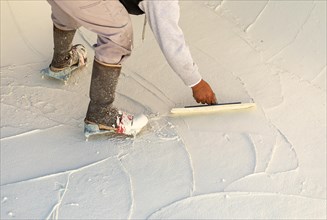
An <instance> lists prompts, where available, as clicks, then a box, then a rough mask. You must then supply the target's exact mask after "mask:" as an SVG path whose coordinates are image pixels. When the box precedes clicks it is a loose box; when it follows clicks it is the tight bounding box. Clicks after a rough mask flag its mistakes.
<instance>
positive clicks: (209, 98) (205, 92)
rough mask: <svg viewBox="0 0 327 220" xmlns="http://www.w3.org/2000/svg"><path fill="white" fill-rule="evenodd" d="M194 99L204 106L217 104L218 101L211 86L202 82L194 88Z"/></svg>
mask: <svg viewBox="0 0 327 220" xmlns="http://www.w3.org/2000/svg"><path fill="white" fill-rule="evenodd" d="M192 91H193V97H194V99H195V101H196V102H197V103H202V104H208V105H212V104H217V99H216V95H215V93H213V91H212V89H211V87H210V85H209V84H208V83H207V82H206V81H204V80H201V81H200V82H199V83H198V84H196V85H195V86H193V87H192Z"/></svg>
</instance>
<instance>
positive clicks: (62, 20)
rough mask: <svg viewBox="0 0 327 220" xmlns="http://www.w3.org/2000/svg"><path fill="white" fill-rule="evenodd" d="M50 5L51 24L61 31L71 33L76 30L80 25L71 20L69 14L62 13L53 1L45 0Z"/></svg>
mask: <svg viewBox="0 0 327 220" xmlns="http://www.w3.org/2000/svg"><path fill="white" fill-rule="evenodd" d="M47 1H48V3H49V4H50V5H51V11H52V14H51V19H52V22H53V24H54V25H55V26H56V27H57V28H59V29H60V30H63V31H71V30H76V29H78V28H79V27H80V26H81V25H80V24H78V23H77V21H76V20H74V18H72V17H71V16H70V15H69V14H67V13H66V12H65V11H63V10H62V9H61V8H60V7H59V6H58V5H57V3H56V2H55V1H53V0H47Z"/></svg>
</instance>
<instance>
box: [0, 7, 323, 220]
mask: <svg viewBox="0 0 327 220" xmlns="http://www.w3.org/2000/svg"><path fill="white" fill-rule="evenodd" d="M24 4H26V3H24ZM33 4H36V5H38V6H39V7H43V8H45V12H48V13H50V12H49V8H48V6H47V5H46V3H39V2H34V3H33ZM229 4H232V3H230V2H228V1H211V2H207V3H205V2H183V3H181V7H182V9H184V10H185V14H183V16H182V17H181V26H182V27H183V29H184V30H185V35H186V36H187V40H188V42H189V45H190V49H191V51H192V53H193V56H194V58H195V60H197V63H198V65H199V66H200V71H201V72H202V75H203V77H204V78H205V79H206V80H207V81H209V82H211V84H212V87H213V89H214V90H215V92H216V94H217V96H218V99H219V101H221V102H231V101H243V102H251V101H254V102H256V103H257V108H256V109H252V110H245V111H234V112H223V113H220V114H208V115H193V116H183V117H174V116H171V115H169V114H168V112H169V109H170V108H171V107H175V106H182V105H186V104H190V103H193V102H194V101H193V100H192V95H191V93H190V90H189V88H186V87H185V86H184V85H183V84H182V82H181V81H180V80H179V79H178V78H177V76H176V75H174V73H173V72H172V70H171V69H170V68H169V66H168V65H167V64H166V63H165V61H164V58H163V56H162V55H161V53H160V50H159V48H158V46H157V45H156V43H155V39H153V36H152V35H151V33H150V30H149V29H147V32H146V36H147V37H146V40H145V42H144V43H142V42H141V40H140V36H141V35H140V33H141V32H140V30H138V29H136V30H135V36H136V37H135V38H136V40H135V43H134V47H135V50H134V53H133V55H132V57H131V58H130V60H128V61H127V63H126V64H125V66H124V68H123V73H122V75H121V79H120V82H119V86H118V89H117V101H116V105H117V106H120V107H121V108H122V109H124V110H127V111H129V112H132V113H135V114H137V113H140V112H145V113H146V114H147V115H148V116H149V119H150V122H149V125H148V126H147V127H146V128H145V129H144V131H143V132H142V133H141V134H139V135H138V136H136V137H121V136H117V135H109V136H103V137H94V138H90V139H89V140H85V138H84V137H83V133H82V131H83V119H84V116H85V112H86V109H87V105H88V100H89V98H88V89H89V83H90V77H91V76H90V72H91V66H92V65H90V64H89V65H88V66H86V67H85V68H83V69H82V70H80V71H79V72H78V73H76V74H74V76H73V77H72V79H70V80H69V81H68V82H67V83H66V84H63V83H61V82H58V81H55V80H50V79H47V78H43V77H42V76H41V74H40V73H39V71H40V70H41V69H42V68H44V67H46V66H47V65H48V62H49V61H50V59H51V41H50V39H51V21H50V20H49V21H45V22H43V23H42V24H41V25H43V26H42V27H43V28H44V29H46V30H47V31H48V32H49V34H46V36H47V37H48V39H43V40H42V43H41V44H37V43H36V42H37V40H36V39H35V36H33V34H32V33H31V32H29V31H28V30H26V28H24V26H23V24H24V23H23V21H22V17H20V16H19V11H20V10H22V8H21V7H22V6H21V5H19V4H17V3H15V2H13V3H7V2H1V6H4V7H9V8H10V10H9V11H8V14H6V15H2V16H6V18H8V19H9V20H8V22H13V24H14V28H12V29H11V31H12V32H18V33H21V34H22V35H21V36H22V38H21V39H16V40H17V42H18V43H17V44H18V45H24V48H25V47H26V52H24V51H22V53H23V54H26V55H28V54H30V53H31V51H34V52H33V57H28V56H27V57H26V56H24V58H22V59H21V60H22V62H21V63H19V62H20V61H19V62H18V61H17V63H15V62H14V63H12V64H10V65H5V66H2V67H1V140H0V143H1V219H26V218H29V219H101V218H102V219H103V218H106V219H146V218H149V219H159V218H164V219H169V218H171V219H201V218H202V219H210V218H214V219H217V218H223V219H232V218H256V219H262V218H266V219H278V218H279V219H283V218H284V219H285V218H293V219H299V218H301V219H323V218H326V208H325V207H326V159H325V157H326V148H325V147H326V146H325V145H326V136H325V135H324V134H325V133H326V101H325V100H326V85H325V84H324V83H321V80H319V79H323V77H325V73H326V65H325V66H324V67H323V65H322V66H321V65H320V66H321V67H319V68H317V69H319V71H316V70H314V71H313V72H315V74H313V75H312V74H311V73H310V74H309V73H308V75H303V74H302V73H301V72H299V71H296V68H293V66H292V65H291V64H292V62H291V61H287V59H288V57H289V56H288V55H287V53H292V52H294V51H292V49H290V48H292V47H294V45H296V44H297V43H299V42H301V37H304V36H302V35H303V34H304V33H305V32H306V31H307V29H306V27H307V26H309V27H308V28H310V27H311V26H310V25H307V24H308V23H310V22H311V20H314V19H315V16H316V14H315V13H314V11H315V10H319V4H321V3H319V2H318V3H314V2H309V3H303V4H306V5H302V4H300V5H297V7H299V8H300V9H303V7H305V6H310V7H308V9H305V12H306V13H304V15H303V18H302V20H301V22H302V23H299V24H298V26H296V27H297V28H295V29H296V30H290V33H288V34H287V37H286V39H288V40H285V41H284V42H283V41H282V40H281V39H279V41H277V42H273V41H272V42H270V43H269V40H271V39H270V38H267V43H265V45H261V44H258V43H256V40H257V38H260V37H261V38H264V37H265V36H263V35H262V36H261V35H260V34H264V33H265V32H264V31H263V30H262V29H260V26H261V25H260V22H264V21H265V20H264V19H268V17H269V13H274V10H277V9H278V8H279V7H282V6H280V5H278V4H277V3H273V2H270V1H262V3H260V4H255V6H256V7H255V10H256V13H254V14H253V16H251V17H247V20H244V21H243V23H236V24H235V19H234V18H232V17H231V15H230V14H229V13H230V12H229V11H228V10H233V7H235V5H233V4H232V5H229ZM275 4H277V5H275ZM307 4H308V5H307ZM26 6H27V5H26ZM4 7H3V8H4ZM29 7H30V6H29ZM276 7H277V9H276ZM195 9H196V10H195ZM227 9H228V10H227ZM236 9H237V8H236ZM236 9H234V10H236ZM303 10H304V9H303ZM189 11H192V12H193V13H190V12H189ZM9 12H10V13H9ZM45 12H43V14H47V13H45ZM201 15H202V16H201ZM203 15H206V16H203ZM44 16H45V15H44ZM239 16H242V15H239ZM244 16H246V15H244ZM192 17H197V18H198V19H196V20H194V19H193V20H192V21H193V24H192V25H193V26H194V27H196V28H197V31H194V29H192V27H190V25H189V23H188V22H189V20H191V18H192ZM133 19H134V22H135V25H134V28H137V27H141V26H142V22H143V19H142V18H133ZM203 23H205V24H206V25H201V24H203ZM213 26H215V27H216V29H215V30H212V29H211V28H210V27H213ZM260 31H261V32H260ZM203 33H210V34H206V35H203ZM44 38H45V37H44ZM94 39H95V36H94V35H92V34H91V33H90V32H88V31H86V30H84V29H81V30H80V31H78V33H77V36H76V39H75V41H76V42H83V43H84V44H85V45H88V46H87V49H88V51H89V54H88V57H89V60H92V57H93V51H92V48H91V47H90V46H89V45H92V42H93V41H94ZM8 40H9V39H8ZM274 44H276V45H278V47H277V46H276V47H273V49H269V48H266V47H263V46H267V45H274ZM42 45H46V46H42ZM275 49H276V50H277V49H278V50H277V51H275ZM149 51H151V52H149ZM44 54H47V55H44ZM272 54H275V55H274V56H272ZM2 56H3V55H1V59H3V58H2ZM38 56H39V57H38ZM283 56H285V57H286V58H285V59H284V61H285V62H286V61H287V62H288V63H289V65H284V64H283V62H280V61H279V60H278V58H280V57H283ZM274 57H275V58H276V59H275V58H274ZM6 59H7V60H10V59H9V58H6ZM144 60H146V62H144ZM296 61H297V60H296ZM317 66H319V65H318V64H317ZM154 67H155V68H154ZM310 71H311V70H310ZM299 88H301V91H302V92H299ZM240 207H242V208H241V209H240ZM253 209H257V210H260V212H255V213H254V212H252V211H251V210H253Z"/></svg>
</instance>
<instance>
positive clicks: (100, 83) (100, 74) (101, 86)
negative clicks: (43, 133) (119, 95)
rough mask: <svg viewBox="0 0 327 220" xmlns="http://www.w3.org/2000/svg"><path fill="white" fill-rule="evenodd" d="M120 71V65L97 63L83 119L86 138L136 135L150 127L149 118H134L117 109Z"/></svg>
mask: <svg viewBox="0 0 327 220" xmlns="http://www.w3.org/2000/svg"><path fill="white" fill-rule="evenodd" d="M120 72H121V65H109V64H104V63H101V62H99V61H97V60H94V63H93V70H92V78H91V86H90V103H89V107H88V110H87V114H86V118H85V120H84V121H85V127H84V128H85V129H84V134H85V136H86V137H89V136H90V135H92V134H97V133H106V132H115V133H120V134H126V135H134V134H137V133H138V132H139V131H140V130H141V129H142V128H143V127H144V126H145V125H146V124H147V122H148V119H147V118H146V116H144V115H138V116H137V117H134V116H133V115H129V114H127V113H125V112H122V111H119V110H118V109H117V108H116V107H114V105H113V103H114V100H115V93H116V87H117V84H118V78H119V75H120Z"/></svg>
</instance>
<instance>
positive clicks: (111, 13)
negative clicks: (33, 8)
mask: <svg viewBox="0 0 327 220" xmlns="http://www.w3.org/2000/svg"><path fill="white" fill-rule="evenodd" d="M48 1H53V2H54V3H55V4H56V5H57V6H58V7H59V8H60V9H61V10H62V11H64V12H65V13H66V14H68V15H69V16H70V17H71V18H72V19H73V20H74V21H76V23H77V24H78V25H81V26H83V27H85V28H86V29H88V30H90V31H92V32H94V33H96V34H97V35H98V40H97V46H96V48H95V57H96V59H97V60H99V61H101V62H104V63H108V64H120V63H121V62H122V61H123V60H124V58H126V57H128V56H129V55H130V54H131V47H132V40H133V28H132V23H131V19H130V16H129V14H128V12H127V10H126V9H125V7H124V6H123V5H122V4H121V3H120V2H119V0H110V1H103V0H82V1H67V0H48ZM50 4H51V3H50ZM58 20H59V19H58ZM65 25H66V26H67V24H65ZM58 28H60V27H58Z"/></svg>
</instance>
